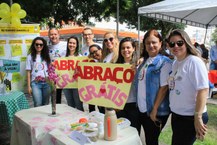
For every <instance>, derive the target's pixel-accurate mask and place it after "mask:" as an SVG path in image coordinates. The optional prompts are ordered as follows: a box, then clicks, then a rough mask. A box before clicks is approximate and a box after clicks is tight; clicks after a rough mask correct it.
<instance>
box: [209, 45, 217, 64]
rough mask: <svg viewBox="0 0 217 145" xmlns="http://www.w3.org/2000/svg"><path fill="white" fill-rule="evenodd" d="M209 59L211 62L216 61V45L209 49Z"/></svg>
mask: <svg viewBox="0 0 217 145" xmlns="http://www.w3.org/2000/svg"><path fill="white" fill-rule="evenodd" d="M210 59H211V61H215V60H217V45H214V46H212V47H211V49H210Z"/></svg>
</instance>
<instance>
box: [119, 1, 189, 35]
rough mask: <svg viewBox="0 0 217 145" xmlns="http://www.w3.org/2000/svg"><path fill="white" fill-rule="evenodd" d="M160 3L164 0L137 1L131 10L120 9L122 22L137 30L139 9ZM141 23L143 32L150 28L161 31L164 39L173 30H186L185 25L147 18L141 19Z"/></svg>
mask: <svg viewBox="0 0 217 145" xmlns="http://www.w3.org/2000/svg"><path fill="white" fill-rule="evenodd" d="M159 1H162V0H145V1H144V0H135V1H134V2H133V3H132V6H131V7H130V9H129V10H127V11H126V10H122V9H120V21H121V22H126V23H127V24H128V25H131V27H134V28H137V26H138V14H137V13H138V8H139V7H142V6H147V5H150V4H153V3H156V2H159ZM129 12H130V14H129ZM129 15H130V17H129ZM140 21H141V22H140V27H141V31H146V30H148V29H150V28H154V29H157V30H161V33H162V36H163V38H165V37H166V35H167V33H168V32H169V31H170V30H171V29H176V28H180V29H184V28H185V25H184V24H177V23H170V22H165V21H161V20H156V19H153V18H147V17H141V19H140Z"/></svg>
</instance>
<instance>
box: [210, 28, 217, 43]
mask: <svg viewBox="0 0 217 145" xmlns="http://www.w3.org/2000/svg"><path fill="white" fill-rule="evenodd" d="M211 38H212V39H211V40H212V41H213V42H217V27H216V28H215V30H214V32H213V33H212V36H211Z"/></svg>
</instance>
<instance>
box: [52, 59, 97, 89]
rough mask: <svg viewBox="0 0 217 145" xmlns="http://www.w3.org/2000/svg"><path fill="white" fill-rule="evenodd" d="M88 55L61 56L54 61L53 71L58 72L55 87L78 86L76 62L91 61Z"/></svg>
mask: <svg viewBox="0 0 217 145" xmlns="http://www.w3.org/2000/svg"><path fill="white" fill-rule="evenodd" d="M93 61H94V60H93V59H90V58H88V57H62V58H58V59H56V60H55V61H54V65H55V67H56V69H55V72H56V73H57V74H58V78H57V84H56V87H57V88H78V84H77V77H76V69H77V65H78V62H93Z"/></svg>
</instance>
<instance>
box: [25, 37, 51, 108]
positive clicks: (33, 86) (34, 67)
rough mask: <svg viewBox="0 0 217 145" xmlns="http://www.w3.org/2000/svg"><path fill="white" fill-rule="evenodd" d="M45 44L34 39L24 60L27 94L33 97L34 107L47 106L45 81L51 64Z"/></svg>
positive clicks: (48, 96)
mask: <svg viewBox="0 0 217 145" xmlns="http://www.w3.org/2000/svg"><path fill="white" fill-rule="evenodd" d="M48 54H49V50H48V46H47V42H46V41H45V40H44V39H43V38H42V37H36V38H35V39H34V40H33V41H32V44H31V47H30V49H29V55H28V56H27V60H26V71H27V84H28V93H29V94H30V95H32V96H33V101H34V106H35V107H37V106H41V105H47V104H48V103H49V98H50V93H51V91H50V86H49V84H48V83H47V82H46V81H45V78H46V77H48V73H47V70H48V65H49V64H50V62H51V59H50V57H49V55H48Z"/></svg>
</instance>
